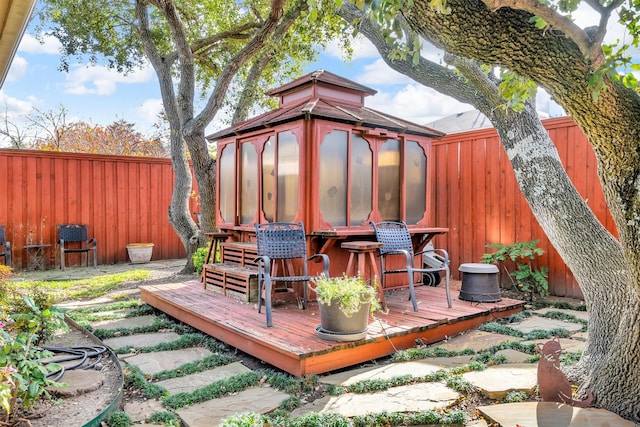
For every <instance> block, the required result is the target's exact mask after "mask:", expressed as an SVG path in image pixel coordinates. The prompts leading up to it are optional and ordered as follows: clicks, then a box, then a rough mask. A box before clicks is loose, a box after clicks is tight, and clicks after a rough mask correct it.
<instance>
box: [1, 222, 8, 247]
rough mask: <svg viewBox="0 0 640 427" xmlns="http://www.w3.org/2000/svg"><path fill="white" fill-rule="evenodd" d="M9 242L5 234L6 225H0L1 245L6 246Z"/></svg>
mask: <svg viewBox="0 0 640 427" xmlns="http://www.w3.org/2000/svg"><path fill="white" fill-rule="evenodd" d="M6 241H7V238H6V237H5V234H4V225H0V245H4V244H5V242H6Z"/></svg>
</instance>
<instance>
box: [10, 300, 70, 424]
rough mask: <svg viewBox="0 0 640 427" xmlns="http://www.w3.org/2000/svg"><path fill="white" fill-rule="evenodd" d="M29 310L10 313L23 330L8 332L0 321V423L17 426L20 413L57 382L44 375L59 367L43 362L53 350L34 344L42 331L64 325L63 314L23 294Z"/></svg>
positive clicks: (47, 394)
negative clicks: (43, 307) (43, 306)
mask: <svg viewBox="0 0 640 427" xmlns="http://www.w3.org/2000/svg"><path fill="white" fill-rule="evenodd" d="M24 305H25V306H26V307H28V311H27V312H24V313H16V314H12V315H11V316H10V320H11V321H13V322H15V323H14V324H20V325H22V326H21V328H23V330H22V331H16V330H14V331H8V330H7V329H8V326H7V325H5V324H4V323H0V367H2V368H0V409H1V411H0V413H2V412H4V414H2V416H1V418H0V425H18V424H19V423H20V419H21V418H22V416H21V414H22V413H23V412H24V410H25V409H26V408H29V407H31V406H33V404H35V403H36V402H37V401H39V400H40V399H43V398H50V397H51V396H50V395H49V392H48V391H47V388H48V387H52V386H53V387H55V386H59V385H60V384H58V383H56V382H54V381H51V380H49V379H48V378H47V375H48V374H49V373H51V372H56V371H59V370H60V369H61V366H60V365H59V364H57V363H48V364H44V363H43V362H42V360H45V359H46V358H50V357H51V356H52V353H51V352H49V351H44V350H42V349H41V348H40V347H37V346H36V345H35V343H36V342H37V341H38V339H39V338H38V337H39V334H40V333H41V332H42V331H48V330H51V331H53V330H55V329H57V327H59V326H60V325H62V324H63V319H64V316H63V315H62V313H61V312H59V311H57V310H54V309H51V310H49V309H45V310H41V309H40V307H38V306H37V305H36V304H35V302H34V301H33V300H32V299H31V298H29V297H24Z"/></svg>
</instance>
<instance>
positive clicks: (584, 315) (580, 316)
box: [533, 307, 589, 321]
mask: <svg viewBox="0 0 640 427" xmlns="http://www.w3.org/2000/svg"><path fill="white" fill-rule="evenodd" d="M551 311H557V312H560V313H563V314H568V315H571V316H574V317H575V318H576V319H580V320H586V321H589V313H587V312H586V311H578V310H567V309H565V308H553V307H545V308H541V309H539V310H536V311H534V313H533V314H535V315H537V316H542V315H545V314H547V313H549V312H551Z"/></svg>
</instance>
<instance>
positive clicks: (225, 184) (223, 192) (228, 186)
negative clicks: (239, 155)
mask: <svg viewBox="0 0 640 427" xmlns="http://www.w3.org/2000/svg"><path fill="white" fill-rule="evenodd" d="M218 161H219V162H220V182H219V188H220V190H219V191H220V207H219V209H220V215H221V216H222V220H223V221H225V222H230V223H233V222H234V216H235V197H236V196H235V194H236V193H235V190H236V183H235V176H236V144H235V143H231V144H227V145H225V146H224V148H223V149H222V151H221V152H220V158H219V159H218Z"/></svg>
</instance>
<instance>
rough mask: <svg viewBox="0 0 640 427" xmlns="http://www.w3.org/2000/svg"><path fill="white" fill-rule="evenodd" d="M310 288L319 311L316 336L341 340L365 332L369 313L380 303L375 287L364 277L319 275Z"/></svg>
mask: <svg viewBox="0 0 640 427" xmlns="http://www.w3.org/2000/svg"><path fill="white" fill-rule="evenodd" d="M312 289H313V290H314V291H315V293H316V297H317V300H318V308H319V310H320V325H319V327H318V328H316V332H317V333H318V335H319V336H321V337H322V338H327V339H331V340H334V341H341V340H353V339H360V338H362V337H364V336H365V335H366V332H367V325H368V324H369V315H370V314H371V315H373V314H374V313H375V311H376V310H379V309H380V302H379V301H378V296H377V294H376V290H375V288H374V287H372V286H370V285H369V283H368V282H367V281H366V280H365V279H363V278H361V277H359V276H358V277H353V276H347V275H343V276H341V277H325V276H321V277H320V278H318V279H316V280H315V284H314V287H313V288H312Z"/></svg>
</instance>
